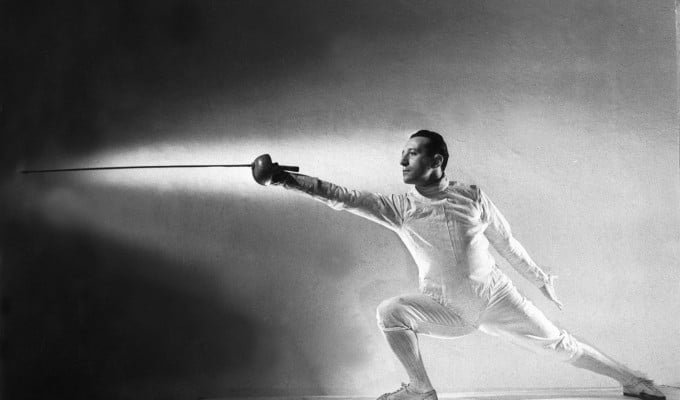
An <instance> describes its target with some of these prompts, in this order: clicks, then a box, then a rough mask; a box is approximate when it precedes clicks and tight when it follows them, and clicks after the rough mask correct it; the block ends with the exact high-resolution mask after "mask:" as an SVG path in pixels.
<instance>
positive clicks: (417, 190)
mask: <svg viewBox="0 0 680 400" xmlns="http://www.w3.org/2000/svg"><path fill="white" fill-rule="evenodd" d="M448 187H449V178H447V177H446V175H443V176H442V178H441V179H440V180H439V181H438V182H435V183H433V184H431V185H427V186H414V187H413V189H412V190H411V191H412V193H414V194H419V195H421V196H423V197H427V198H431V197H435V196H436V195H438V194H440V193H443V192H445V191H446V189H447V188H448Z"/></svg>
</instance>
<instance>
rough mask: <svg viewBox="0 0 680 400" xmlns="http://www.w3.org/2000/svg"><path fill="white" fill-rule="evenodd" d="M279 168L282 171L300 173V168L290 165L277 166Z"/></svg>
mask: <svg viewBox="0 0 680 400" xmlns="http://www.w3.org/2000/svg"><path fill="white" fill-rule="evenodd" d="M279 168H281V169H282V170H284V171H291V172H300V167H296V166H292V165H279Z"/></svg>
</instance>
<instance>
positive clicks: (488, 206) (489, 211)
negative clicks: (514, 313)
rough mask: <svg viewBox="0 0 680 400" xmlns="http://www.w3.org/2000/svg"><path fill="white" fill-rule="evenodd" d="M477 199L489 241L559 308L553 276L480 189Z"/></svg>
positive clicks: (560, 304) (560, 305)
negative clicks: (517, 237) (532, 255)
mask: <svg viewBox="0 0 680 400" xmlns="http://www.w3.org/2000/svg"><path fill="white" fill-rule="evenodd" d="M479 199H480V202H481V206H482V218H483V220H484V221H485V222H487V223H488V227H487V228H486V231H484V234H485V235H486V237H487V238H488V239H489V242H491V244H492V245H493V247H494V248H495V249H496V250H497V251H498V253H500V254H501V255H502V256H503V257H504V258H505V259H506V260H508V262H509V263H510V265H512V267H513V268H514V269H515V270H516V271H517V272H519V273H520V274H521V275H522V276H523V277H524V278H526V279H528V280H529V281H531V282H532V283H533V284H534V285H536V287H538V288H540V289H541V292H543V294H544V295H545V296H546V297H548V298H549V299H550V300H551V301H553V302H554V303H555V304H556V305H557V306H558V307H559V308H560V309H561V308H562V303H560V302H559V301H558V300H557V297H556V296H555V290H554V287H553V281H554V279H555V276H552V275H549V274H547V273H545V272H544V271H543V270H542V269H541V268H540V267H539V266H538V265H536V263H535V262H534V260H532V259H531V257H530V256H529V253H527V251H526V250H525V249H524V247H523V246H522V244H521V243H520V242H519V241H517V239H515V238H514V237H513V235H512V231H511V229H510V224H508V221H507V220H506V219H505V217H503V214H501V212H500V211H499V210H498V209H497V208H496V206H495V205H494V204H493V202H491V200H490V199H489V198H488V197H487V196H486V194H484V192H482V191H481V190H480V191H479Z"/></svg>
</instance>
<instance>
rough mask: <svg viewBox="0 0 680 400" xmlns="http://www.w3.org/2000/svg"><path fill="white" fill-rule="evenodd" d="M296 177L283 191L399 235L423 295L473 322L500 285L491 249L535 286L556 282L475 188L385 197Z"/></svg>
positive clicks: (453, 185)
mask: <svg viewBox="0 0 680 400" xmlns="http://www.w3.org/2000/svg"><path fill="white" fill-rule="evenodd" d="M290 176H291V179H287V180H286V181H285V182H284V187H285V188H287V189H291V190H296V191H301V192H304V193H306V194H308V195H310V196H312V197H313V198H314V199H316V200H319V201H321V202H323V203H325V204H327V205H328V206H330V207H332V208H334V209H337V210H345V211H349V212H351V213H353V214H356V215H359V216H361V217H364V218H367V219H369V220H371V221H374V222H377V223H379V224H381V225H383V226H385V227H387V228H389V229H391V230H393V231H394V232H396V233H397V235H399V237H400V238H401V240H402V241H403V242H404V244H405V245H406V247H407V249H408V250H409V252H410V253H411V255H412V256H413V259H414V260H415V263H416V265H417V266H418V271H419V280H420V282H419V283H420V290H421V292H422V293H425V294H428V295H430V296H432V297H433V298H435V299H436V300H438V301H440V302H442V303H443V304H445V305H447V306H450V307H452V308H454V309H456V310H457V311H458V312H460V314H461V316H466V315H468V316H469V317H470V319H474V316H473V315H476V314H478V313H479V312H480V311H482V309H484V308H485V307H486V306H488V304H489V301H490V300H491V298H492V297H495V295H497V293H491V292H492V291H494V287H497V288H501V286H502V285H496V282H491V280H492V278H493V277H494V276H495V277H497V276H498V274H499V273H501V272H500V271H498V270H497V267H496V261H495V260H494V258H493V256H492V255H491V253H490V252H489V243H491V244H492V245H493V247H494V248H495V249H496V250H497V251H498V252H499V254H501V255H502V256H503V257H504V258H506V259H507V260H508V261H509V263H510V264H511V265H512V266H513V267H514V268H515V269H516V270H517V271H518V272H519V273H520V274H522V276H524V277H525V278H526V279H528V280H530V281H531V282H533V283H534V284H535V285H536V286H537V287H542V286H544V285H546V284H549V282H550V276H549V275H548V274H546V273H545V272H544V271H543V270H541V268H539V267H538V266H537V265H536V263H535V262H534V261H533V260H532V259H531V257H529V255H528V254H527V252H526V250H525V249H524V248H523V247H522V245H521V244H520V243H519V242H518V241H517V240H515V238H513V236H512V232H511V230H510V226H509V225H508V222H507V221H506V220H505V218H504V217H503V215H502V214H501V213H500V211H498V209H497V208H496V207H495V206H494V204H493V203H492V202H491V200H489V198H488V197H487V196H486V194H485V193H484V192H483V191H481V190H480V189H479V188H477V187H476V186H474V185H472V186H469V185H463V184H460V183H457V182H449V180H448V179H447V178H446V177H443V178H442V179H441V180H440V181H439V182H438V183H437V184H434V185H431V186H427V187H414V188H413V189H412V190H411V191H410V192H408V193H404V194H393V195H382V194H379V193H369V192H362V191H357V190H348V189H346V188H344V187H341V186H338V185H335V184H333V183H330V182H325V181H322V180H320V179H317V178H313V177H309V176H306V175H302V174H290ZM501 274H502V273H501ZM492 275H493V276H492ZM502 275H503V277H504V274H502ZM504 278H505V277H504ZM493 279H496V278H493ZM505 280H507V278H505Z"/></svg>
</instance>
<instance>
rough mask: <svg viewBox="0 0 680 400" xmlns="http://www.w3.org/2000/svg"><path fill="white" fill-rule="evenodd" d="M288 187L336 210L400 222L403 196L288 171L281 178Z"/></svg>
mask: <svg viewBox="0 0 680 400" xmlns="http://www.w3.org/2000/svg"><path fill="white" fill-rule="evenodd" d="M283 186H284V187H285V188H286V189H289V190H295V191H299V192H303V193H305V194H307V195H309V196H311V197H312V198H314V199H315V200H318V201H320V202H322V203H324V204H326V205H328V206H329V207H331V208H333V209H336V210H345V211H348V212H351V213H353V214H356V215H358V216H361V217H363V218H366V219H368V220H370V221H373V222H376V223H378V224H380V225H383V226H385V227H387V228H389V229H392V230H397V229H398V228H399V227H401V225H402V223H403V220H404V218H403V210H404V197H403V196H400V195H390V196H385V195H382V194H380V193H369V192H362V191H358V190H349V189H347V188H344V187H342V186H338V185H335V184H333V183H330V182H326V181H323V180H321V179H318V178H314V177H310V176H307V175H303V174H295V173H290V174H288V176H287V177H286V179H285V180H284V181H283Z"/></svg>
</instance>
